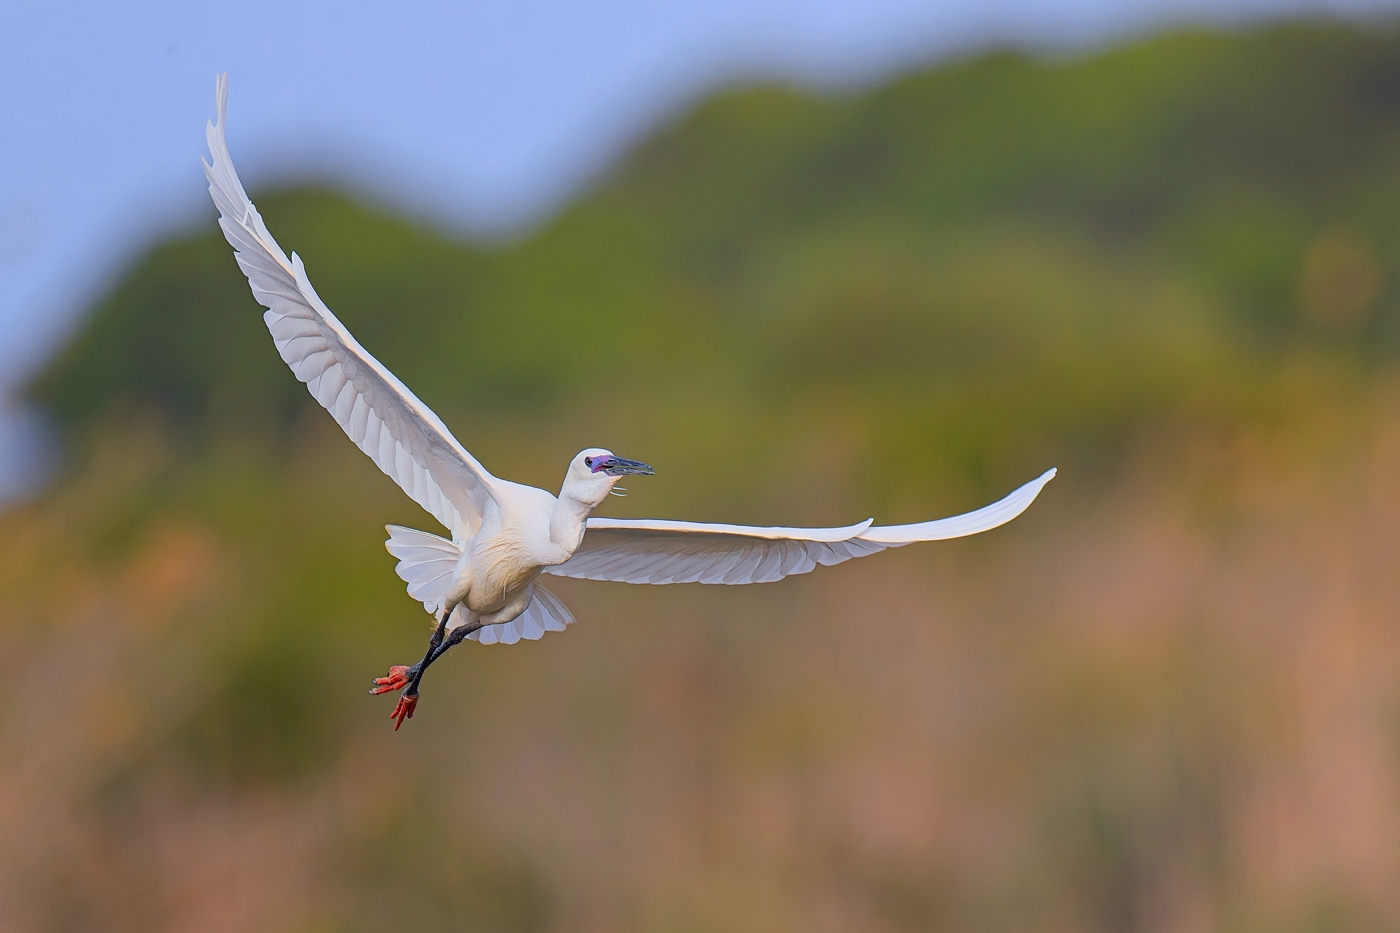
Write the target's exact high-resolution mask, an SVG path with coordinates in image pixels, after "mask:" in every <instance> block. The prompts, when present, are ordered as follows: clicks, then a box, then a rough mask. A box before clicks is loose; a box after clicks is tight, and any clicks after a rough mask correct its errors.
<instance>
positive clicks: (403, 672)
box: [369, 664, 409, 696]
mask: <svg viewBox="0 0 1400 933" xmlns="http://www.w3.org/2000/svg"><path fill="white" fill-rule="evenodd" d="M408 680H409V677H408V665H406V664H395V665H394V666H393V667H391V668H389V674H388V676H387V677H376V678H374V686H373V687H370V688H369V692H370V693H373V694H375V695H376V696H377V695H378V694H381V693H388V692H389V691H390V690H402V689H403V688H404V687H407V686H408Z"/></svg>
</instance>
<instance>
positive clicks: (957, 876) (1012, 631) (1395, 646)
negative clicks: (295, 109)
mask: <svg viewBox="0 0 1400 933" xmlns="http://www.w3.org/2000/svg"><path fill="white" fill-rule="evenodd" d="M234 87H235V90H234V99H233V102H232V103H231V107H232V108H233V110H234V112H235V113H236V112H237V84H236V83H235V86H234ZM231 143H232V146H233V150H234V155H235V158H237V156H238V151H239V149H238V145H239V143H238V138H237V136H236V134H235V135H234V136H233V138H232V140H231ZM253 194H254V198H255V200H257V202H258V204H259V206H260V208H261V209H262V211H263V214H264V216H265V218H266V219H267V222H268V225H269V227H270V228H271V229H272V231H273V232H274V233H275V234H276V235H277V237H278V238H279V240H280V241H281V242H282V244H283V245H284V246H285V247H286V248H288V249H289V250H290V249H295V250H297V251H298V252H299V253H300V255H301V256H302V257H303V258H304V259H305V260H306V263H307V267H308V270H309V272H310V275H311V277H312V280H313V281H314V282H315V283H316V286H317V289H318V291H319V292H320V294H321V295H322V297H323V298H325V300H326V301H327V303H328V304H329V305H330V306H331V307H332V308H334V309H335V310H336V312H337V314H339V315H340V316H341V318H342V319H343V320H344V321H345V322H346V323H347V325H348V326H349V327H350V328H351V329H352V330H353V331H354V332H355V333H356V335H357V336H358V337H359V338H360V340H361V341H362V342H363V343H364V344H365V345H366V347H367V348H369V349H370V350H371V352H373V353H375V354H376V355H377V356H379V358H380V359H381V360H382V361H384V362H385V363H386V364H387V365H388V366H389V367H390V368H391V369H393V370H394V371H395V372H396V373H398V374H399V375H400V376H401V377H402V378H403V379H404V381H405V382H406V383H408V384H409V385H410V386H411V387H412V388H413V389H414V390H415V391H416V392H417V393H418V394H419V395H420V396H421V397H422V398H423V399H424V400H425V401H426V402H427V403H428V404H429V405H431V406H433V407H434V408H435V409H436V410H437V411H438V412H439V413H441V414H442V415H443V417H444V419H445V420H446V421H447V423H448V424H449V425H450V426H452V427H453V429H454V430H455V431H456V433H457V435H458V437H459V438H460V439H461V440H462V441H463V442H464V443H465V444H466V446H467V447H468V448H470V449H471V450H472V451H473V452H474V453H476V454H477V455H478V456H479V457H480V459H481V460H482V461H483V462H484V463H485V464H487V466H488V467H489V468H491V469H492V470H493V471H494V472H496V473H498V474H500V475H503V476H507V477H510V478H512V479H516V480H520V481H525V482H531V483H535V484H539V485H543V486H546V487H549V488H554V487H556V486H557V484H558V482H559V481H560V479H561V478H562V472H563V468H564V465H565V463H566V462H567V460H568V458H569V457H570V456H571V455H572V454H573V453H574V452H575V451H577V450H578V449H579V448H581V447H584V446H588V445H593V444H603V445H607V446H609V447H611V448H613V449H615V450H617V451H619V452H621V453H624V454H625V455H628V456H634V457H639V458H642V459H645V460H647V461H648V462H651V463H653V464H654V465H655V466H656V467H657V474H658V475H657V476H656V477H655V478H646V479H638V480H637V481H636V482H633V483H631V484H629V485H630V488H631V494H630V495H629V497H628V498H627V499H625V500H613V501H611V502H610V503H609V504H608V505H607V506H606V510H607V514H611V515H620V516H640V515H650V516H660V517H684V518H691V519H698V520H721V521H723V520H728V521H743V522H757V523H783V524H798V523H822V524H843V523H848V522H850V521H854V520H859V519H861V518H864V517H865V516H867V515H875V516H877V517H878V518H879V519H880V520H881V521H885V522H898V521H913V520H920V519H925V518H931V517H935V516H939V515H945V514H951V513H954V512H960V511H965V510H967V509H970V508H974V507H976V506H979V505H982V504H984V503H985V502H987V501H990V500H991V499H993V498H997V497H999V496H1000V495H1002V494H1004V493H1005V492H1007V491H1008V490H1009V489H1011V488H1012V487H1014V486H1015V485H1018V484H1019V483H1021V482H1023V481H1025V480H1027V479H1030V478H1032V477H1034V476H1035V475H1037V474H1039V473H1040V472H1041V471H1042V470H1043V469H1045V468H1046V467H1048V466H1050V465H1057V466H1059V467H1060V477H1059V478H1058V479H1057V480H1056V481H1055V482H1054V483H1052V484H1051V485H1050V486H1049V487H1047V489H1046V491H1045V493H1044V494H1043V495H1042V497H1041V499H1040V500H1039V501H1038V502H1037V503H1036V504H1035V505H1034V506H1033V507H1032V509H1031V510H1030V511H1029V512H1027V513H1026V514H1025V515H1024V516H1023V517H1021V518H1020V519H1018V520H1017V521H1016V522H1014V523H1012V524H1010V525H1008V526H1006V527H1004V528H1002V529H999V530H997V531H994V532H991V533H988V534H987V535H984V536H981V537H977V538H973V539H968V540H964V541H954V542H946V543H940V544H929V545H922V546H918V547H911V548H906V549H903V550H900V551H895V552H891V553H889V554H885V555H881V556H878V557H875V558H872V559H869V560H863V561H857V562H852V563H849V564H846V565H842V566H840V567H835V568H824V569H821V570H819V571H818V572H816V573H813V574H811V575H810V576H802V577H795V578H791V579H788V580H786V581H783V582H781V583H777V584H771V585H767V586H760V587H745V588H732V589H731V588H725V587H700V586H677V587H626V586H622V585H610V584H598V583H583V582H575V581H559V582H557V583H556V584H553V588H554V589H555V591H556V592H558V593H559V594H560V595H561V596H562V597H563V598H564V600H565V601H566V602H567V603H568V604H569V605H570V607H571V608H572V609H573V610H574V612H575V613H576V615H577V616H578V617H579V620H580V621H579V624H578V625H576V626H574V627H572V628H571V629H570V630H569V631H568V632H565V633H562V634H557V635H556V634H551V635H549V636H547V637H546V638H544V639H543V640H541V641H539V642H536V643H522V644H520V645H517V646H513V647H485V648H483V647H478V646H472V645H468V646H467V647H465V648H462V649H458V650H457V651H454V652H453V654H452V655H450V656H449V659H448V660H444V661H443V662H442V664H441V665H439V666H437V667H435V668H434V673H433V675H431V676H430V677H429V678H428V679H427V680H426V681H425V685H424V690H423V700H422V702H421V704H420V706H419V713H418V715H417V716H416V717H415V718H414V720H413V721H412V722H410V723H408V724H407V725H406V726H405V728H404V729H403V730H402V731H401V732H398V733H394V732H392V731H391V728H390V722H389V720H388V719H387V716H388V712H389V709H390V708H391V707H392V705H393V703H392V699H390V698H384V697H370V696H368V695H367V694H366V693H365V688H366V687H367V686H368V681H369V678H370V677H371V676H374V675H376V674H379V673H382V671H383V670H384V668H386V667H387V666H388V664H390V663H403V662H407V661H410V660H412V659H413V658H415V657H417V656H418V655H419V653H421V650H422V645H423V641H424V639H425V638H426V636H427V619H426V617H425V616H424V615H423V614H422V611H421V608H419V607H418V606H417V605H416V604H414V603H412V602H411V601H410V600H409V599H408V598H407V597H406V596H405V595H404V593H403V587H402V584H401V583H400V582H399V581H398V580H397V578H395V577H394V575H393V572H392V566H393V561H392V559H391V558H389V556H388V555H387V554H386V553H385V552H384V551H383V549H382V546H381V533H380V527H381V526H382V525H383V524H384V523H385V522H397V523H403V524H409V525H416V526H418V527H423V528H426V529H430V530H432V523H431V520H430V519H428V518H427V516H426V515H424V514H420V513H419V511H418V510H417V509H416V507H415V506H413V504H412V503H411V502H409V501H408V500H407V499H406V498H405V497H404V496H403V495H402V494H401V493H400V492H399V491H398V490H397V489H396V488H395V487H394V486H393V484H392V483H391V482H390V481H389V480H387V479H386V478H385V477H383V476H382V475H380V474H379V473H378V472H377V470H376V469H375V468H374V466H373V465H372V464H371V463H370V462H369V461H368V459H367V458H365V457H363V456H362V455H360V454H359V453H358V452H357V451H355V450H354V448H353V446H352V445H350V444H349V443H348V442H347V441H346V440H345V438H344V437H343V435H341V434H340V433H339V431H338V429H336V427H335V425H334V424H333V423H332V422H331V421H330V419H329V418H327V417H326V416H325V414H324V413H323V412H321V411H320V410H319V409H317V408H316V407H315V406H314V403H313V402H312V401H311V400H310V399H309V397H307V396H306V394H305V391H304V389H303V388H302V387H301V386H300V385H298V384H297V383H296V382H295V381H294V380H293V379H292V377H291V376H290V375H289V374H288V373H287V372H286V370H285V368H284V367H283V366H282V364H281V362H280V360H278V358H277V356H276V354H275V353H274V352H273V351H272V348H271V346H270V341H269V339H268V337H267V335H266V331H265V330H264V328H263V326H262V322H261V319H260V315H259V313H258V311H259V309H258V307H257V306H256V304H255V303H254V301H253V299H252V298H251V296H250V295H249V293H248V289H247V286H246V283H245V282H244V280H243V279H242V277H241V275H240V274H239V272H238V270H237V268H236V266H235V264H234V262H233V259H232V256H231V254H230V250H229V248H228V247H227V245H226V244H224V242H223V240H222V238H221V237H220V235H219V233H218V231H217V229H216V228H215V226H214V224H213V223H212V220H211V219H209V218H206V219H205V220H203V221H201V222H200V223H199V224H197V225H195V226H193V227H192V228H191V229H190V230H188V231H187V232H186V233H185V234H184V235H181V236H178V237H175V238H173V239H170V240H169V241H167V242H164V243H162V244H160V245H159V246H157V247H156V248H154V249H152V250H151V251H149V252H148V253H146V254H145V255H144V256H142V257H141V258H140V260H139V261H137V262H135V263H134V264H133V265H132V266H131V267H130V268H129V269H128V270H127V271H126V273H125V274H124V275H123V276H122V277H121V279H120V281H119V282H117V283H116V284H115V285H114V286H113V287H112V288H111V289H110V290H109V291H108V292H107V293H106V294H105V296H104V297H103V298H102V299H101V301H100V302H99V303H98V305H97V306H96V308H95V309H94V310H93V311H92V313H91V314H90V315H89V316H88V317H87V318H86V320H85V323H84V324H83V325H82V327H81V328H80V329H79V330H78V331H77V332H76V333H75V335H74V336H73V338H72V340H71V342H69V343H68V344H67V345H66V348H65V349H63V350H62V351H61V352H60V353H59V355H58V356H57V357H56V358H54V359H53V361H52V362H51V363H50V364H49V365H48V366H47V368H46V369H44V370H43V372H42V373H41V374H40V375H39V376H37V377H36V378H35V379H34V381H33V382H32V385H31V388H30V389H29V397H30V398H31V399H32V400H33V401H34V403H35V404H37V405H38V406H39V407H40V408H41V409H42V410H43V411H44V412H45V413H46V414H47V416H48V417H49V418H50V419H51V420H52V423H53V424H54V425H56V428H55V430H56V432H57V436H58V437H59V438H60V439H61V444H62V456H61V458H60V459H59V460H57V461H56V463H57V466H56V467H55V470H56V471H57V472H56V474H55V478H54V479H53V481H52V482H51V484H50V485H49V486H48V487H47V488H46V490H45V491H44V492H43V493H42V494H40V495H38V496H36V497H34V498H32V499H31V500H29V501H27V502H22V503H16V504H12V505H11V506H10V507H9V508H8V509H7V511H5V512H4V513H0V657H3V658H4V659H5V668H6V672H7V676H6V679H5V682H4V684H3V685H0V692H2V693H3V696H4V705H3V707H0V710H3V712H2V713H0V762H3V764H0V928H3V929H5V930H16V931H30V930H33V931H50V930H52V931H87V930H94V931H96V930H101V931H127V930H130V931H148V930H172V931H174V930H181V931H183V930H199V931H213V933H219V931H243V930H252V929H258V930H268V931H342V930H343V931H360V930H371V929H383V928H386V927H393V928H411V929H416V930H421V931H423V933H431V931H438V930H444V931H445V930H484V931H494V930H500V931H534V930H540V931H545V930H548V931H553V930H581V931H594V930H597V931H604V930H607V931H612V930H638V931H643V930H645V931H672V930H674V931H705V930H716V931H721V930H722V931H749V930H752V931H769V930H792V931H799V930H800V931H827V930H830V931H837V930H842V931H845V930H869V931H884V930H889V931H902V930H979V931H980V930H988V931H998V930H1005V931H1197V930H1239V931H1256V930H1283V931H1309V930H1392V929H1395V928H1396V927H1397V925H1400V885H1398V884H1397V880H1398V879H1400V574H1397V573H1396V568H1397V566H1400V479H1397V477H1400V290H1398V289H1397V274H1398V273H1400V32H1397V31H1395V30H1393V29H1390V28H1388V27H1382V26H1379V25H1373V26H1371V27H1369V28H1365V29H1362V28H1360V27H1347V26H1342V25H1336V24H1333V25H1327V24H1320V23H1310V24H1300V25H1294V26H1273V27H1269V28H1259V29H1254V30H1250V31H1244V32H1232V33H1217V32H1206V31H1194V32H1178V33H1172V34H1168V35H1163V36H1159V37H1155V38H1148V39H1140V40H1136V41H1133V42H1131V43H1126V44H1122V45H1119V46H1117V47H1114V48H1112V49H1109V50H1106V51H1096V52H1092V53H1083V54H1080V55H1076V56H1069V57H1065V56H1061V57H1057V58H1054V59H1046V58H1041V57H1036V56H1032V55H1028V54H1024V53H1016V52H1010V51H1007V52H996V53H984V54H978V55H973V56H969V57H967V58H964V59H961V60H958V61H954V62H950V63H944V64H941V65H939V66H937V67H931V68H929V69H926V70H923V71H919V72H915V73H911V74H908V75H906V76H903V77H900V78H897V79H892V80H890V81H888V82H886V83H884V84H882V85H880V86H878V87H874V88H870V89H866V90H862V91H859V92H854V91H853V92H847V93H841V94H835V93H831V94H825V95H819V94H816V93H813V92H810V91H805V90H800V89H795V88H793V87H789V86H784V85H781V84H760V85H755V86H749V87H746V88H742V89H738V90H732V91H728V92H724V93H721V94H718V95H716V96H714V97H712V98H710V99H708V100H706V101H705V102H703V103H701V104H699V105H697V106H695V107H693V108H691V109H690V110H688V111H686V112H684V113H682V114H681V115H679V116H678V117H677V118H676V119H675V120H674V121H673V122H672V123H671V124H670V125H668V126H666V127H664V128H663V129H661V130H660V131H658V132H656V133H655V134H654V135H652V136H651V137H650V138H648V139H647V140H646V141H645V142H644V143H642V144H641V145H639V146H638V147H637V148H635V150H634V151H632V152H631V154H630V155H628V156H627V157H626V158H625V159H624V160H622V161H621V162H620V163H618V164H617V165H616V166H615V168H614V169H613V170H612V171H611V173H610V174H608V175H607V176H606V177H605V178H603V179H602V180H601V181H600V182H599V183H598V184H597V185H596V186H595V187H594V188H593V189H592V190H591V191H590V192H589V193H587V194H586V195H584V196H582V197H581V198H580V199H578V200H577V201H576V202H574V203H573V204H572V206H570V207H568V208H567V209H566V210H564V211H563V212H562V213H561V214H559V215H558V216H557V217H555V218H554V219H553V220H551V221H549V222H547V223H545V224H544V225H543V226H542V227H541V228H540V229H539V230H537V231H536V232H535V233H533V234H531V235H530V236H528V237H526V238H524V239H521V240H519V241H517V242H513V243H509V244H502V243H497V244H494V245H482V244H480V243H473V242H469V241H465V240H461V239H456V238H453V237H449V236H447V235H444V234H442V233H441V232H436V231H434V230H433V229H429V228H427V227H424V226H421V225H419V224H416V223H415V222H412V221H410V220H407V219H405V218H404V217H402V216H398V215H396V214H394V213H392V212H391V211H388V210H387V209H385V208H383V207H376V206H370V205H368V204H367V203H365V202H362V201H357V200H355V199H354V198H351V197H348V196H346V195H344V194H342V193H338V192H337V191H335V190H330V189H326V188H319V187H283V188H280V189H275V190H259V191H254V193H253ZM211 216H212V215H211Z"/></svg>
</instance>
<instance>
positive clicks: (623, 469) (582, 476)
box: [564, 447, 656, 507]
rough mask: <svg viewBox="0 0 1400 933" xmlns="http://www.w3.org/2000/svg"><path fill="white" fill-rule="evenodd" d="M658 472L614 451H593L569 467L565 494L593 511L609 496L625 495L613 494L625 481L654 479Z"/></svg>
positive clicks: (581, 454)
mask: <svg viewBox="0 0 1400 933" xmlns="http://www.w3.org/2000/svg"><path fill="white" fill-rule="evenodd" d="M655 472H656V471H655V470H653V469H652V468H651V467H650V466H648V465H647V464H645V463H643V462H642V461H640V460H628V459H627V458H626V457H619V456H618V455H617V454H615V453H613V452H612V451H611V450H604V449H603V448H601V447H590V448H588V449H587V450H581V451H579V453H578V456H576V457H574V459H573V462H571V463H570V464H569V473H568V475H567V476H566V477H564V493H565V494H568V495H572V496H573V497H574V498H576V499H578V500H579V501H581V502H584V503H587V504H588V505H589V507H592V506H596V505H597V504H598V503H600V502H602V501H603V500H604V499H606V498H607V497H608V493H613V494H614V495H618V494H620V493H621V492H623V491H625V490H614V487H615V486H617V482H618V480H619V479H621V478H622V477H624V476H629V475H638V476H651V475H652V474H654V473H655Z"/></svg>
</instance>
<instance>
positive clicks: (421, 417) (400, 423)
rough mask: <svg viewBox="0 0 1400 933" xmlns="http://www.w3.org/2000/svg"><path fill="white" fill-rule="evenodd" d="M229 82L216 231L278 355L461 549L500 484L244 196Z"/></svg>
mask: <svg viewBox="0 0 1400 933" xmlns="http://www.w3.org/2000/svg"><path fill="white" fill-rule="evenodd" d="M227 103H228V76H227V75H220V76H219V79H218V108H219V110H218V112H219V120H218V122H217V123H210V124H209V127H208V130H207V131H206V136H207V138H208V140H209V152H210V154H211V156H212V157H213V160H214V164H213V165H210V164H209V163H207V162H205V163H204V174H205V175H206V176H208V178H209V194H210V195H211V196H212V197H213V199H214V204H215V206H217V207H218V209H219V226H220V227H221V228H222V229H223V231H224V236H225V237H227V238H228V241H229V243H230V245H232V246H233V248H234V251H235V253H236V255H237V258H238V266H239V268H241V269H242V270H243V273H244V274H245V275H246V276H248V284H249V285H251V286H252V289H253V297H255V298H257V300H258V302H259V303H261V304H262V305H263V306H264V307H266V308H267V309H268V310H267V313H265V314H264V315H263V320H264V321H265V322H266V323H267V329H268V330H269V331H271V332H272V339H273V341H274V343H276V345H277V351H278V352H279V353H281V354H282V359H283V360H284V361H286V363H287V365H288V366H290V367H291V369H292V372H293V373H294V374H295V375H296V377H297V379H299V380H301V381H302V382H304V383H306V387H307V389H308V390H310V392H311V394H312V396H313V397H315V399H316V401H318V402H320V403H321V405H322V406H323V407H324V408H325V409H326V410H327V411H329V412H330V413H331V415H332V416H333V417H334V418H335V420H336V423H337V424H339V425H340V426H341V427H342V428H343V429H344V430H345V433H346V434H348V435H350V440H352V441H354V442H355V444H356V445H357V446H358V447H359V448H360V449H361V450H363V451H364V452H365V453H367V454H369V456H370V459H372V460H373V461H374V462H375V464H376V465H377V466H378V467H379V468H380V469H381V470H383V471H384V472H385V473H387V474H388V475H389V477H390V478H391V479H393V480H394V482H396V483H398V484H399V486H401V487H402V488H403V491H404V492H406V493H408V495H409V497H410V498H412V499H413V501H414V502H417V503H418V504H419V505H421V506H422V507H423V508H425V509H427V510H428V512H429V514H431V515H432V516H433V517H434V518H436V519H437V520H438V521H439V522H441V523H442V524H443V526H444V527H446V528H448V529H450V530H451V532H452V537H453V539H454V540H456V541H458V542H459V543H460V542H462V541H464V540H466V539H467V538H469V537H471V535H473V534H475V533H476V530H477V529H478V528H479V527H480V526H481V517H482V513H483V512H484V511H485V509H486V506H487V503H488V502H490V501H491V500H492V499H493V495H492V484H493V483H494V482H495V481H496V480H495V477H493V476H492V475H491V474H490V473H488V472H487V471H486V468H485V467H483V466H482V465H481V464H480V463H478V462H477V461H476V458H474V457H473V456H472V455H471V454H469V453H467V451H466V450H465V449H464V448H463V447H462V445H461V444H459V443H458V442H457V439H456V438H455V437H453V436H452V432H451V431H449V430H447V427H446V425H444V424H443V423H442V421H441V420H440V419H439V418H438V416H437V415H435V414H433V412H432V410H431V409H429V408H428V406H427V405H424V404H423V403H422V402H420V401H419V400H418V398H417V397H416V396H415V395H414V394H413V393H412V392H410V391H409V390H408V388H407V387H406V386H405V385H404V384H403V383H402V382H400V381H399V380H398V379H397V378H396V377H395V376H394V374H393V373H391V372H389V370H387V369H385V368H384V366H383V365H382V364H380V362H379V361H378V360H376V359H375V358H374V357H372V356H370V355H369V353H368V352H366V351H365V348H364V347H362V346H360V344H359V342H358V341H356V340H355V338H354V337H353V336H351V335H350V332H349V331H348V330H346V329H345V325H343V324H341V323H340V321H339V320H337V319H336V316H335V315H334V314H332V313H331V311H330V309H329V308H327V307H326V306H325V304H324V303H323V302H322V301H321V299H320V298H319V297H317V295H316V292H315V290H314V289H313V288H312V287H311V282H310V281H309V280H308V279H307V277H306V269H305V267H304V266H303V265H302V262H301V258H300V257H298V256H297V254H296V253H293V254H292V257H291V259H290V260H289V259H288V258H287V254H286V253H284V252H282V248H281V247H280V246H278V245H277V241H276V240H274V239H273V238H272V234H270V233H268V231H267V226H266V225H265V224H264V223H263V219H262V217H261V216H260V215H259V214H258V211H257V208H255V207H254V206H253V202H252V201H250V200H248V195H247V193H246V192H244V190H243V184H242V182H240V181H239V180H238V174H237V173H236V172H235V171H234V169H233V161H232V160H231V159H230V158H229V154H228V144H227V143H226V142H225V140H224V115H225V110H226V105H227Z"/></svg>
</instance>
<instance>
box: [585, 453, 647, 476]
mask: <svg viewBox="0 0 1400 933" xmlns="http://www.w3.org/2000/svg"><path fill="white" fill-rule="evenodd" d="M600 467H601V468H602V471H603V472H604V473H606V474H608V475H609V476H629V475H633V474H636V475H640V476H655V475H656V471H655V470H653V469H652V468H651V467H650V466H649V465H648V464H645V463H643V462H642V461H640V460H628V459H627V458H626V457H609V458H608V459H606V460H604V461H603V462H602V463H600V464H596V465H595V466H594V467H593V472H595V473H596V472H598V469H599V468H600Z"/></svg>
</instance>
